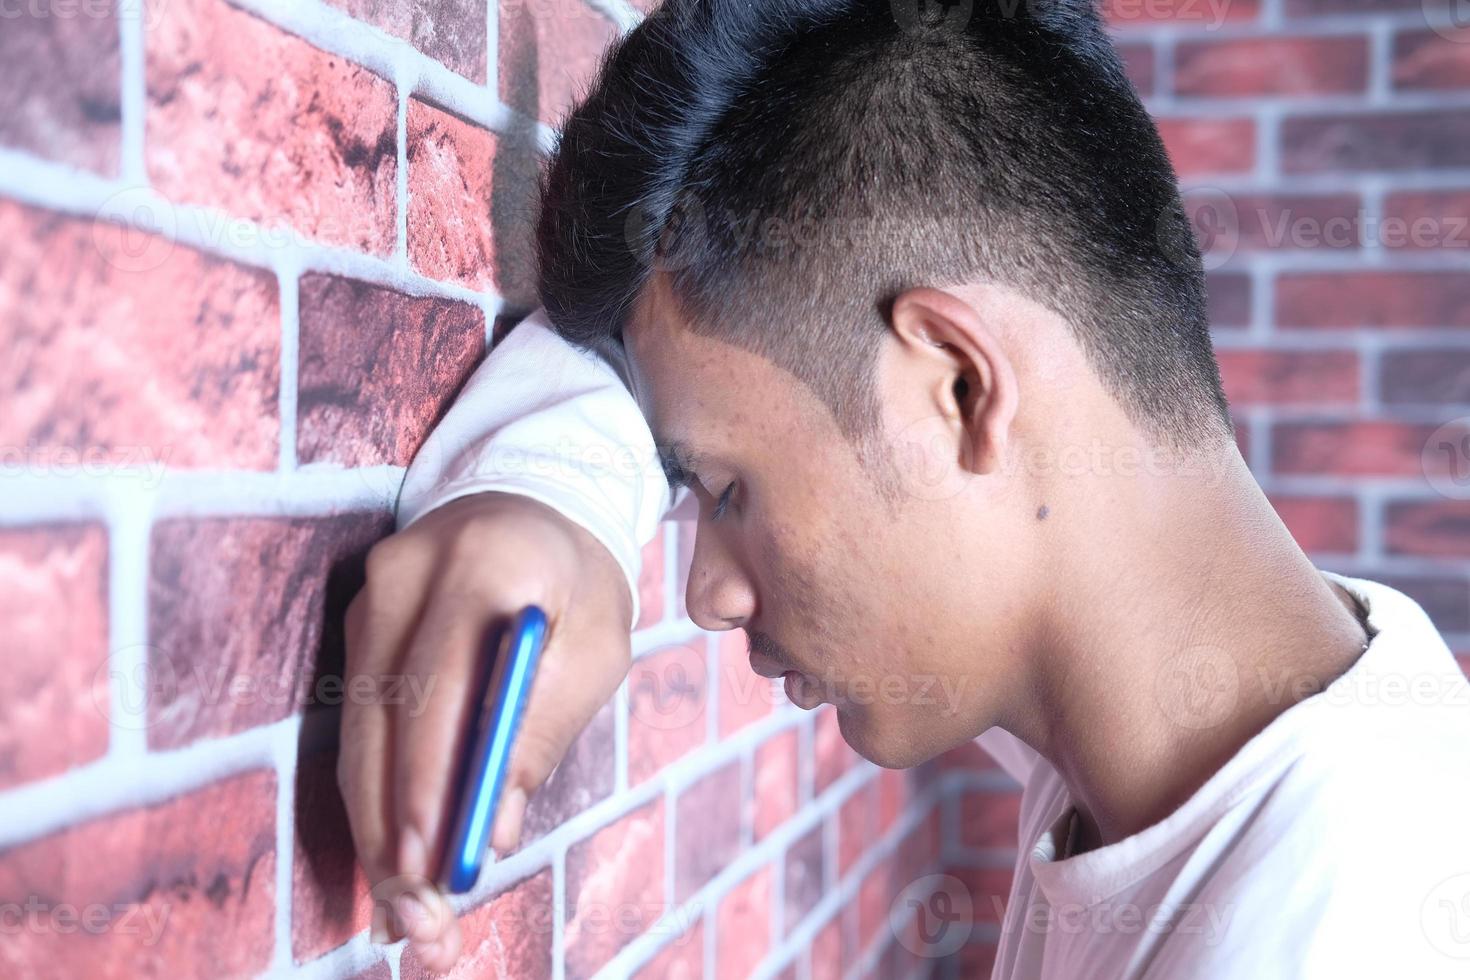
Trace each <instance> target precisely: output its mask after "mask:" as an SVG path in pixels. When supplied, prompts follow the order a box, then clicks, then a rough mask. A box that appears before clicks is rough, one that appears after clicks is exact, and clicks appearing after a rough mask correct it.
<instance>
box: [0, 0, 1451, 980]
mask: <svg viewBox="0 0 1470 980" xmlns="http://www.w3.org/2000/svg"><path fill="white" fill-rule="evenodd" d="M1440 2H1441V0H1426V4H1425V6H1424V7H1422V8H1421V6H1420V5H1419V3H1417V2H1407V0H1112V4H1111V9H1110V16H1111V18H1112V21H1113V23H1114V24H1115V26H1116V31H1117V35H1118V37H1119V40H1120V42H1121V43H1122V45H1123V49H1124V53H1125V55H1126V58H1127V61H1128V64H1129V68H1130V72H1131V74H1132V75H1133V77H1134V79H1135V83H1136V84H1137V85H1138V87H1139V89H1140V91H1141V92H1142V93H1144V95H1145V97H1146V100H1147V103H1148V105H1149V107H1150V109H1151V110H1152V111H1153V112H1154V113H1155V114H1156V116H1157V117H1158V118H1159V119H1160V122H1161V126H1162V129H1163V132H1164V134H1165V137H1166V140H1167V142H1168V144H1169V147H1170V150H1171V153H1172V154H1173V156H1174V158H1175V160H1176V163H1177V165H1178V167H1179V169H1180V171H1181V174H1182V175H1183V177H1184V179H1185V181H1186V183H1187V184H1188V185H1189V187H1190V195H1189V198H1190V201H1191V204H1192V207H1193V209H1194V212H1195V214H1196V220H1197V223H1198V225H1199V226H1200V229H1201V231H1202V234H1204V235H1205V237H1206V239H1207V241H1208V242H1209V244H1210V245H1211V252H1210V265H1211V269H1212V272H1211V303H1212V309H1213V314H1214V320H1215V324H1216V328H1217V329H1216V341H1217V347H1218V350H1219V353H1220V360H1221V365H1222V369H1223V371H1224V374H1225V379H1226V384H1227V388H1228V391H1229V394H1230V397H1231V401H1232V404H1233V405H1234V407H1235V410H1236V413H1237V418H1238V422H1239V425H1238V430H1239V434H1240V439H1241V443H1242V448H1243V450H1244V452H1245V453H1246V457H1247V459H1248V460H1249V461H1250V462H1251V464H1252V466H1253V468H1254V469H1255V470H1256V472H1257V473H1258V474H1259V475H1260V478H1261V480H1262V482H1263V483H1264V484H1265V486H1266V487H1267V489H1268V491H1269V492H1270V493H1271V496H1272V499H1273V500H1274V501H1275V502H1276V504H1277V506H1278V508H1279V510H1280V512H1281V513H1282V515H1283V517H1284V518H1285V519H1286V521H1287V523H1288V524H1289V525H1290V526H1291V527H1292V529H1293V531H1294V532H1295V533H1296V534H1297V535H1298V537H1299V539H1300V540H1301V541H1302V543H1303V545H1304V546H1305V547H1306V548H1308V550H1309V551H1311V552H1312V554H1313V555H1314V556H1315V557H1317V558H1318V560H1319V563H1320V564H1322V565H1323V566H1324V567H1331V568H1334V569H1336V570H1340V571H1345V572H1348V573H1351V574H1363V575H1368V576H1370V577H1375V578H1379V579H1382V580H1384V581H1388V582H1390V583H1391V584H1393V585H1395V586H1397V587H1399V588H1403V589H1404V590H1405V591H1407V592H1409V593H1410V594H1412V595H1414V596H1415V597H1416V598H1418V599H1419V600H1420V601H1421V602H1422V603H1423V604H1424V605H1425V606H1426V608H1428V609H1429V610H1430V612H1431V614H1432V615H1433V616H1434V617H1435V619H1436V621H1437V622H1438V624H1439V625H1440V628H1441V629H1442V630H1443V631H1444V632H1445V633H1446V635H1447V636H1448V637H1449V639H1450V641H1451V644H1452V645H1453V646H1454V647H1455V648H1456V649H1457V650H1465V651H1470V577H1467V576H1470V504H1467V502H1466V501H1465V499H1464V497H1465V494H1464V493H1462V492H1460V490H1461V488H1459V486H1458V483H1457V482H1456V481H1455V480H1454V477H1455V476H1456V475H1457V474H1461V473H1462V471H1461V470H1457V469H1454V467H1455V466H1464V465H1466V456H1467V455H1470V442H1466V443H1460V442H1459V441H1458V439H1457V438H1452V437H1457V435H1458V430H1457V429H1455V428H1454V427H1453V425H1451V428H1450V429H1449V430H1440V427H1441V426H1443V425H1445V424H1446V423H1453V421H1454V420H1456V419H1458V418H1461V417H1463V416H1466V415H1470V340H1467V337H1470V335H1467V331H1466V329H1465V328H1466V327H1467V326H1470V285H1467V284H1470V277H1467V276H1466V275H1465V273H1466V265H1467V263H1466V255H1467V251H1466V247H1467V242H1470V232H1467V231H1466V229H1465V227H1464V225H1465V222H1464V218H1465V215H1466V213H1467V210H1470V209H1467V203H1470V93H1467V91H1466V85H1467V84H1470V34H1467V33H1466V32H1465V31H1464V30H1461V29H1459V28H1458V27H1457V26H1456V24H1455V22H1454V20H1453V16H1452V14H1453V11H1452V10H1451V9H1450V8H1449V6H1448V0H1443V2H1442V5H1441V6H1435V4H1436V3H1440ZM639 16H640V12H639V10H638V9H637V8H636V7H634V6H627V5H625V4H624V3H623V2H622V0H588V2H586V3H584V2H583V0H538V2H537V3H519V2H516V0H504V2H501V3H498V4H497V3H495V2H489V3H479V2H468V0H440V2H438V3H432V4H430V3H427V2H418V3H415V2H411V0H397V2H395V0H332V2H319V0H298V2H289V0H234V2H226V0H153V2H146V3H145V2H144V0H23V2H15V3H8V4H4V5H0V325H3V327H0V329H3V331H4V336H5V340H6V343H5V349H6V352H7V356H6V357H5V358H4V359H3V361H0V393H3V395H4V403H5V405H6V409H7V410H6V411H5V412H4V413H3V414H0V454H3V458H0V471H3V472H0V475H3V477H4V480H3V486H4V503H3V507H0V586H3V587H0V621H3V622H4V624H5V636H6V638H7V641H6V650H7V652H8V654H9V656H8V666H9V669H8V670H7V671H6V672H4V674H3V675H0V699H3V703H4V704H5V705H6V709H5V712H4V715H3V721H0V813H3V814H4V819H3V820H0V933H4V934H3V935H0V966H3V967H4V968H5V972H6V973H7V974H13V975H27V976H68V977H69V976H82V975H85V976H93V975H96V976H102V977H106V976H131V975H137V974H150V975H151V974H157V975H167V976H178V977H187V976H208V977H219V976H235V975H258V974H261V973H265V972H273V973H278V974H282V975H300V976H312V977H349V976H367V977H375V978H376V977H390V976H403V977H416V976H419V975H421V974H422V970H421V969H420V967H419V965H418V964H417V963H416V961H415V960H414V957H413V955H412V953H411V952H405V951H404V950H403V949H401V948H400V947H389V948H387V949H383V948H380V947H375V946H373V945H372V944H370V943H369V942H368V941H367V936H366V931H365V930H366V926H367V922H368V915H369V908H370V906H369V898H368V896H367V894H366V890H365V887H364V884H363V882H362V880H361V878H360V876H359V875H358V874H357V872H356V870H355V865H354V862H353V857H352V854H351V850H350V845H349V844H348V838H347V830H346V824H345V816H344V814H343V811H342V803H341V801H340V798H339V797H338V796H337V793H336V790H335V787H334V785H333V779H332V770H333V765H334V759H335V750H334V743H335V731H336V717H337V715H336V711H337V708H336V705H338V704H340V702H341V699H342V697H343V696H344V693H343V691H342V689H341V687H340V671H341V662H342V649H341V646H342V640H341V634H340V619H341V612H342V609H343V607H344V606H345V603H346V601H347V600H348V599H349V598H350V597H351V595H352V594H353V592H354V591H355V590H356V588H357V585H358V583H359V582H360V580H361V574H362V570H361V561H362V556H363V554H364V552H365V550H366V549H367V548H368V547H369V546H370V545H371V543H372V542H373V541H375V540H377V539H379V538H380V537H382V536H383V535H384V534H386V533H388V532H389V530H390V529H391V526H392V518H391V503H392V499H393V495H394V493H395V491H396V488H397V485H398V482H399V481H400V480H401V478H402V474H403V467H404V466H405V465H406V464H407V463H408V461H409V460H410V459H411V458H412V456H413V453H414V450H415V449H416V447H417V446H418V444H419V442H420V441H421V440H422V438H423V436H424V435H425V433H426V432H427V431H428V430H429V428H430V427H431V426H432V424H433V422H434V420H435V419H436V418H437V417H438V415H439V413H440V412H442V410H443V409H444V407H445V406H446V405H447V404H448V402H449V401H450V400H451V398H452V395H453V392H454V391H455V389H456V387H457V386H458V385H459V384H460V383H461V382H462V381H463V379H464V378H465V377H466V376H467V375H468V373H469V372H470V371H471V370H472V369H473V366H474V364H475V363H476V362H477V359H478V358H479V357H480V356H482V355H483V353H484V351H485V349H486V346H487V344H488V343H489V342H491V341H492V340H493V339H494V338H495V337H497V336H498V335H499V330H503V329H504V328H505V326H507V325H508V324H509V323H510V322H512V321H513V319H514V318H515V317H516V316H518V315H520V314H523V313H524V312H525V311H526V309H527V308H528V307H529V306H530V305H531V303H532V290H531V282H530V272H531V266H530V256H529V249H528V238H527V236H528V231H529V225H528V223H527V219H528V216H529V214H530V209H531V206H532V196H533V193H534V177H535V173H536V167H537V165H538V163H539V160H540V158H541V155H542V154H543V153H544V152H545V150H546V149H547V148H548V147H549V146H550V145H551V139H552V136H553V130H552V128H551V127H552V126H553V125H554V124H555V122H556V120H557V119H558V118H559V113H560V112H561V111H562V110H563V109H564V108H565V107H566V106H567V104H568V103H569V101H570V100H571V99H572V98H573V96H574V94H575V93H576V91H577V86H578V84H580V82H581V81H582V80H583V79H585V78H586V76H587V74H588V73H589V72H590V71H591V70H592V68H593V67H594V65H595V59H596V56H597V54H598V53H599V51H600V50H601V49H602V47H603V46H604V45H605V44H606V43H607V42H608V40H610V39H611V38H612V37H614V36H615V35H616V33H617V32H618V31H619V30H621V29H625V28H626V27H628V26H630V25H632V24H634V23H636V21H637V18H638V17H639ZM1400 227H1402V231H1398V232H1396V229H1399V228H1400ZM1416 229H1417V232H1416ZM1437 431H1438V432H1439V435H1436V432H1437ZM1440 442H1444V443H1445V444H1446V445H1447V446H1448V447H1449V449H1448V455H1444V454H1442V453H1441V451H1440V450H1439V449H1438V448H1437V447H1438V445H1439V443H1440ZM1456 452H1458V453H1459V455H1458V456H1456V455H1455V453H1456ZM1426 467H1428V469H1426ZM1436 467H1438V469H1436ZM691 532H692V528H691V527H690V526H689V525H687V524H678V523H675V522H668V523H666V524H665V526H664V528H663V530H662V533H661V535H660V537H659V538H658V539H656V540H655V541H654V542H653V543H652V544H651V545H650V546H649V549H648V552H647V554H646V555H645V565H646V573H645V576H644V580H643V582H642V585H641V588H642V604H643V608H644V615H643V617H642V621H641V622H640V623H639V624H638V625H637V634H636V636H635V640H634V650H635V653H636V654H637V660H636V663H635V668H634V671H633V672H632V674H631V675H630V677H629V679H628V682H627V683H626V684H625V685H624V687H623V688H622V690H620V692H619V694H618V696H617V697H616V699H615V700H614V701H613V702H611V703H610V704H609V705H608V707H607V708H606V709H605V710H604V711H603V712H602V714H601V715H599V716H598V718H597V719H596V720H595V721H594V722H593V724H592V726H591V727H590V728H589V730H588V732H587V733H586V735H584V737H583V738H582V739H581V740H580V741H579V742H578V743H577V744H576V745H575V746H574V748H573V750H572V753H571V755H570V756H569V758H568V760H567V762H566V763H565V764H564V765H563V766H562V767H561V768H560V769H559V770H558V772H557V774H556V775H555V776H554V777H553V779H552V781H551V783H550V784H548V786H547V788H546V790H545V791H544V792H543V793H542V794H540V795H539V796H538V797H537V799H536V801H535V802H534V803H533V805H532V808H531V812H530V814H529V815H528V824H527V835H526V840H525V842H524V843H523V845H522V847H521V848H520V849H519V850H518V851H517V852H515V853H514V854H512V855H509V856H507V857H506V858H505V859H504V860H503V861H502V862H501V863H499V864H498V865H496V866H495V867H493V868H492V869H491V870H490V871H489V872H488V873H487V874H486V876H485V878H486V880H485V881H484V882H482V886H481V888H480V890H479V891H478V892H477V893H476V895H475V896H473V898H472V900H471V901H470V902H468V903H467V904H466V906H465V919H464V928H465V934H466V940H467V955H466V958H465V970H464V973H465V975H467V976H468V975H478V976H488V975H506V976H517V977H520V976H557V977H561V976H566V977H572V976H586V975H590V974H591V973H593V972H596V971H597V970H599V969H603V968H606V969H607V971H608V973H609V974H611V975H627V974H635V975H638V976H642V977H680V976H686V977H687V976H700V975H708V976H714V975H716V974H718V975H720V976H744V975H746V974H747V973H749V972H751V969H752V968H753V967H754V966H755V964H756V963H757V962H760V963H761V967H760V969H761V970H762V971H764V974H765V975H774V976H784V977H796V978H808V977H827V976H838V975H845V976H877V977H901V976H906V975H910V974H912V973H915V972H923V971H924V970H925V968H926V966H928V965H929V961H926V960H924V959H923V958H921V957H918V956H915V955H914V953H913V951H914V950H923V949H926V947H924V946H923V944H922V943H920V942H918V941H917V940H916V938H915V935H914V924H913V920H912V919H911V918H909V919H905V918H903V916H902V913H903V911H904V910H905V909H906V908H911V907H910V906H908V905H907V903H906V902H904V901H903V900H901V899H899V900H896V898H898V897H899V896H900V894H901V892H903V890H904V889H905V888H907V887H910V886H912V885H913V883H915V882H916V881H921V879H923V878H924V876H925V875H926V874H927V872H928V871H930V870H933V869H934V868H936V867H939V866H941V865H942V866H943V867H945V868H946V869H947V870H948V871H949V872H950V877H949V878H948V879H946V880H945V881H944V882H943V886H944V887H946V888H947V889H949V890H951V891H955V890H958V891H959V892H963V893H964V896H965V898H966V899H968V900H969V903H970V908H971V913H970V915H969V917H968V919H967V920H966V921H964V922H962V923H961V924H962V925H965V926H970V925H972V924H973V928H971V929H964V930H960V931H959V933H958V934H959V936H960V938H962V939H963V938H964V937H965V936H966V935H968V937H969V942H968V943H966V944H965V945H964V946H963V947H961V948H960V949H959V950H957V951H956V952H955V953H954V955H953V956H950V957H948V958H946V959H945V960H944V961H943V963H941V964H940V965H939V968H938V969H937V971H935V972H936V973H937V974H938V975H943V976H955V975H962V974H963V975H973V974H974V973H975V972H976V971H980V970H983V969H985V964H986V963H988V961H989V958H990V957H991V956H992V955H993V944H994V941H995V939H996V936H997V934H998V924H997V923H998V917H999V914H1000V904H999V903H1000V902H1002V901H1003V897H1004V895H1005V893H1006V886H1007V882H1008V880H1009V869H1010V867H1011V865H1012V862H1013V861H1014V859H1015V843H1014V835H1015V820H1016V793H1015V787H1014V786H1013V785H1012V784H1011V783H1010V782H1009V781H1008V780H1007V779H1006V778H1005V777H1004V776H1003V775H1002V774H1001V773H1000V772H999V771H998V770H996V769H994V767H993V766H991V765H989V764H988V762H987V760H985V759H984V758H983V756H982V755H981V754H980V753H979V752H978V750H973V751H965V752H957V753H952V754H951V755H950V756H948V757H946V758H944V759H942V760H940V761H939V762H938V763H936V764H934V765H929V766H925V767H922V768H921V769H920V770H916V771H913V772H909V773H894V772H887V771H883V770H879V769H877V768H875V767H873V766H871V765H869V764H868V763H866V762H864V761H862V760H860V759H857V758H856V757H855V756H854V755H853V754H852V752H851V751H850V750H849V749H848V748H847V747H846V745H845V744H844V743H843V742H842V740H841V738H840V735H839V734H838V731H837V728H836V725H835V719H834V716H833V715H832V712H831V709H830V708H824V709H823V710H821V711H818V712H816V713H813V714H807V713H803V712H799V711H796V710H795V709H793V708H792V707H791V706H790V705H787V704H785V703H784V699H782V698H781V697H780V696H779V695H773V694H771V693H770V691H769V690H767V689H766V688H765V686H764V683H763V682H761V683H759V684H758V683H757V681H756V679H755V678H754V677H753V675H751V674H750V671H749V667H748V665H746V663H745V661H744V657H743V655H742V651H743V643H742V641H741V639H740V637H738V636H714V635H706V634H703V633H701V632H700V631H698V630H696V629H694V628H693V626H692V624H690V622H689V620H688V619H687V617H686V616H685V613H684V610H683V608H682V604H681V600H682V596H683V579H682V574H683V572H684V570H685V569H687V566H688V561H689V554H690V544H691V541H692V533H691ZM891 908H897V909H898V910H899V913H900V917H899V920H898V922H897V928H890V925H889V923H888V916H889V911H890V909H891ZM955 934H956V933H954V932H953V931H952V932H950V933H948V934H947V935H955ZM940 944H941V945H946V944H947V940H946V938H941V940H940ZM948 944H949V945H952V943H948ZM928 949H929V951H931V952H933V951H936V950H935V947H928Z"/></svg>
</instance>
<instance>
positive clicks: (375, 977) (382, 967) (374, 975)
mask: <svg viewBox="0 0 1470 980" xmlns="http://www.w3.org/2000/svg"><path fill="white" fill-rule="evenodd" d="M352 980H393V968H392V967H391V966H389V965H388V962H387V961H386V960H379V961H378V962H377V963H374V964H373V965H372V966H370V967H368V968H367V969H366V970H360V971H358V972H357V973H354V974H353V975H352Z"/></svg>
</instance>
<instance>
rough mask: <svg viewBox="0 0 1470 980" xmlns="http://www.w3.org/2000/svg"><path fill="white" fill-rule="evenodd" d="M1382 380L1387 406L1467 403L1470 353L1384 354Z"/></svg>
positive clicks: (1429, 351)
mask: <svg viewBox="0 0 1470 980" xmlns="http://www.w3.org/2000/svg"><path fill="white" fill-rule="evenodd" d="M1379 379H1380V384H1381V385H1382V390H1381V392H1380V396H1381V397H1382V399H1383V401H1384V402H1385V403H1386V404H1390V405H1410V404H1418V405H1442V404H1464V403H1465V402H1470V351H1467V350H1463V349H1454V348H1451V349H1447V350H1437V349H1432V348H1431V349H1427V350H1401V351H1394V350H1390V351H1384V353H1383V360H1382V362H1381V367H1380V369H1379Z"/></svg>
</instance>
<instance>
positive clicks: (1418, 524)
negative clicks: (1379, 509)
mask: <svg viewBox="0 0 1470 980" xmlns="http://www.w3.org/2000/svg"><path fill="white" fill-rule="evenodd" d="M1383 527H1384V546H1385V549H1386V550H1387V551H1388V553H1389V554H1392V555H1420V556H1424V557H1430V558H1470V500H1429V501H1420V500H1401V501H1395V502H1391V503H1389V504H1388V505H1387V506H1386V507H1385V508H1384V512H1383Z"/></svg>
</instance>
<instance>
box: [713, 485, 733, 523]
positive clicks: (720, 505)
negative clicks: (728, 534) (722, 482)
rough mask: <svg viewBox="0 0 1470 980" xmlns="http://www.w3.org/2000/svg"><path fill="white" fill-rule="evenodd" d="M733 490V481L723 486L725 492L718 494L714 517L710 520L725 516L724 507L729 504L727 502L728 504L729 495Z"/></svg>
mask: <svg viewBox="0 0 1470 980" xmlns="http://www.w3.org/2000/svg"><path fill="white" fill-rule="evenodd" d="M734 491H735V484H734V483H731V484H730V485H729V486H728V487H726V488H725V492H724V493H722V494H720V499H719V500H718V501H717V502H716V504H715V513H714V517H713V518H711V519H712V520H716V521H717V520H719V519H720V518H722V517H724V516H725V508H726V507H727V506H729V504H730V495H731V494H732V493H733V492H734Z"/></svg>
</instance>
